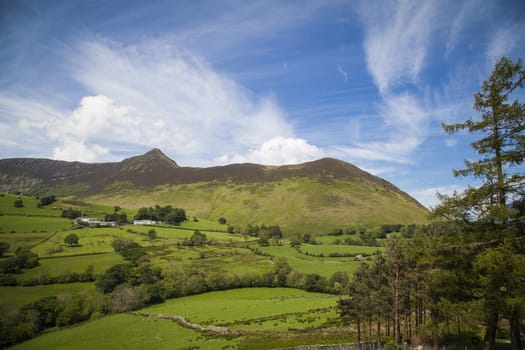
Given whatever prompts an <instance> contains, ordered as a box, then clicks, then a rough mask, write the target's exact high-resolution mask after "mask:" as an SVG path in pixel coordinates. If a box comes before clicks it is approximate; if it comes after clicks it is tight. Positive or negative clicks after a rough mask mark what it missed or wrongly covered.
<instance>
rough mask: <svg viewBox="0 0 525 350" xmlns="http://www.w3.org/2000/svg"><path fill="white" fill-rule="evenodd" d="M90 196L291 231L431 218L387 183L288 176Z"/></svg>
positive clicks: (128, 204) (97, 198)
mask: <svg viewBox="0 0 525 350" xmlns="http://www.w3.org/2000/svg"><path fill="white" fill-rule="evenodd" d="M88 200H90V201H93V202H96V203H101V204H107V203H113V204H117V205H120V206H122V207H129V208H137V209H138V208H140V207H144V206H146V207H147V206H153V205H155V204H159V205H167V204H170V205H172V206H174V207H180V208H184V209H185V210H186V214H187V215H189V216H190V217H192V216H196V217H197V218H199V220H202V219H209V220H211V221H216V220H217V219H218V218H220V217H224V218H226V219H227V220H228V222H229V223H230V224H231V225H235V226H240V227H245V226H246V225H248V224H258V225H260V224H266V225H272V224H278V225H280V226H281V228H282V229H283V230H284V232H285V234H286V233H306V232H311V233H323V232H324V233H326V232H330V231H332V230H333V229H336V228H344V227H347V226H348V225H350V226H355V225H363V226H366V227H378V226H380V225H381V224H384V223H385V222H390V223H401V224H411V223H426V222H427V211H426V210H425V209H423V208H422V207H420V206H418V205H417V204H416V203H414V202H412V201H409V200H408V199H407V198H406V197H404V196H402V195H400V194H398V193H396V192H393V191H392V190H389V189H387V188H385V187H381V188H378V187H377V188H376V187H374V186H372V185H371V184H369V183H367V182H366V181H365V182H359V183H357V182H349V181H342V180H333V181H331V182H330V183H326V182H325V183H323V182H320V181H318V180H317V179H314V178H312V179H306V178H305V179H284V180H282V181H279V182H266V183H248V184H241V183H233V182H231V181H226V182H217V181H215V182H201V183H192V184H184V185H163V186H158V187H156V188H155V189H154V190H152V191H145V190H141V189H129V188H126V189H125V190H120V191H118V192H117V193H115V192H111V193H109V192H108V193H104V194H99V195H96V196H92V197H89V199H88Z"/></svg>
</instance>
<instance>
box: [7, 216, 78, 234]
mask: <svg viewBox="0 0 525 350" xmlns="http://www.w3.org/2000/svg"><path fill="white" fill-rule="evenodd" d="M70 228H71V221H70V220H67V219H63V218H60V217H36V216H15V215H2V216H0V229H1V231H0V232H2V233H18V232H42V231H45V232H53V231H62V230H67V229H70Z"/></svg>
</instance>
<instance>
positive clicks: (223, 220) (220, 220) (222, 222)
mask: <svg viewBox="0 0 525 350" xmlns="http://www.w3.org/2000/svg"><path fill="white" fill-rule="evenodd" d="M226 223H227V221H226V219H225V218H223V217H220V218H219V224H221V225H226Z"/></svg>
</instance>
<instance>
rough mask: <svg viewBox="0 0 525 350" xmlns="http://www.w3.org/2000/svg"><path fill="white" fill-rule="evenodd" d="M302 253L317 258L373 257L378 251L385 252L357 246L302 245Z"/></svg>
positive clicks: (380, 248)
mask: <svg viewBox="0 0 525 350" xmlns="http://www.w3.org/2000/svg"><path fill="white" fill-rule="evenodd" d="M300 249H301V252H303V253H308V254H311V255H315V256H321V255H322V256H329V255H330V254H332V253H336V254H347V255H352V256H355V255H358V254H362V255H371V254H374V253H376V252H377V251H382V250H384V248H383V247H367V246H357V245H334V244H322V245H321V244H301V247H300Z"/></svg>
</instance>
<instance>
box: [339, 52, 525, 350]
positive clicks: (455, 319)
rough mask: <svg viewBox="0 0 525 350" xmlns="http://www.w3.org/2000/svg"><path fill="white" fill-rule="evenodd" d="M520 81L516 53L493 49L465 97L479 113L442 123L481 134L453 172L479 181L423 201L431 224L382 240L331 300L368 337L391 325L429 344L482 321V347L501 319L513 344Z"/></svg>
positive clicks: (522, 280)
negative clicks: (489, 67)
mask: <svg viewBox="0 0 525 350" xmlns="http://www.w3.org/2000/svg"><path fill="white" fill-rule="evenodd" d="M524 81H525V70H523V68H522V63H521V60H518V61H517V62H513V61H512V60H510V59H507V58H501V59H500V60H498V62H497V63H496V65H495V68H494V71H493V72H492V74H491V76H490V78H489V79H488V80H487V81H485V82H484V83H483V85H482V88H481V91H480V92H479V93H477V94H476V95H475V98H474V100H475V101H474V107H475V109H476V111H478V112H479V113H480V114H481V119H480V120H479V121H473V120H471V119H469V120H467V121H466V122H463V123H457V124H450V125H443V127H444V129H445V131H446V132H448V133H456V132H459V131H461V130H466V131H468V132H469V133H481V134H482V136H481V137H480V138H479V139H478V140H477V141H475V142H473V143H472V147H473V148H474V150H475V151H476V152H477V153H478V154H479V155H480V160H477V161H472V160H471V161H466V162H465V166H466V167H465V169H462V170H455V171H454V174H455V175H456V176H460V177H463V176H474V177H475V178H476V179H477V180H478V181H479V182H480V183H481V185H480V186H478V187H469V188H468V189H466V190H465V191H463V192H460V193H458V192H456V193H454V194H453V195H451V196H441V197H440V199H441V203H440V204H439V205H438V206H437V207H436V208H434V210H433V216H434V217H436V218H439V220H438V221H437V223H434V224H432V225H429V226H427V227H425V228H424V229H421V230H415V231H414V232H413V234H412V238H411V239H407V240H397V239H393V240H391V241H390V246H389V247H388V249H387V250H386V253H385V255H384V256H382V257H379V258H378V259H376V260H375V262H374V264H373V265H361V267H360V268H359V269H358V270H357V271H356V273H355V276H354V279H353V282H352V283H351V285H350V298H348V299H345V300H342V301H341V302H340V303H339V307H340V310H341V314H342V315H343V316H344V317H346V318H348V319H350V320H352V321H354V322H355V323H356V324H357V328H358V331H359V332H358V334H359V336H360V333H361V332H360V329H361V326H362V325H367V326H368V337H369V338H371V337H372V324H373V323H374V324H376V327H375V333H376V334H377V336H378V337H379V335H380V333H381V330H382V329H383V330H385V331H389V330H391V329H392V335H393V337H394V339H395V341H396V342H398V343H399V342H401V340H402V338H407V337H411V336H412V335H414V334H416V335H420V336H424V337H428V338H431V339H433V340H434V342H436V343H437V342H438V340H439V339H443V337H444V336H445V335H450V334H469V332H472V333H476V332H477V331H478V325H480V324H482V325H484V328H485V331H484V339H483V342H484V347H485V349H489V350H490V349H494V348H495V345H496V336H497V331H498V329H500V328H499V327H502V326H504V327H505V328H506V332H507V334H508V337H509V338H510V341H511V346H512V349H513V350H521V349H522V344H521V329H522V327H523V317H524V314H525V255H524V252H525V211H524V207H525V174H524V173H523V163H524V161H525V106H524V105H523V104H521V103H519V102H518V100H515V101H513V102H509V99H510V98H511V96H512V95H513V94H514V93H515V91H516V90H517V89H518V88H521V87H522V86H523V82H524ZM500 320H505V321H506V322H500ZM385 323H386V324H388V326H387V327H382V326H381V325H382V324H383V325H384V324H385Z"/></svg>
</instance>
